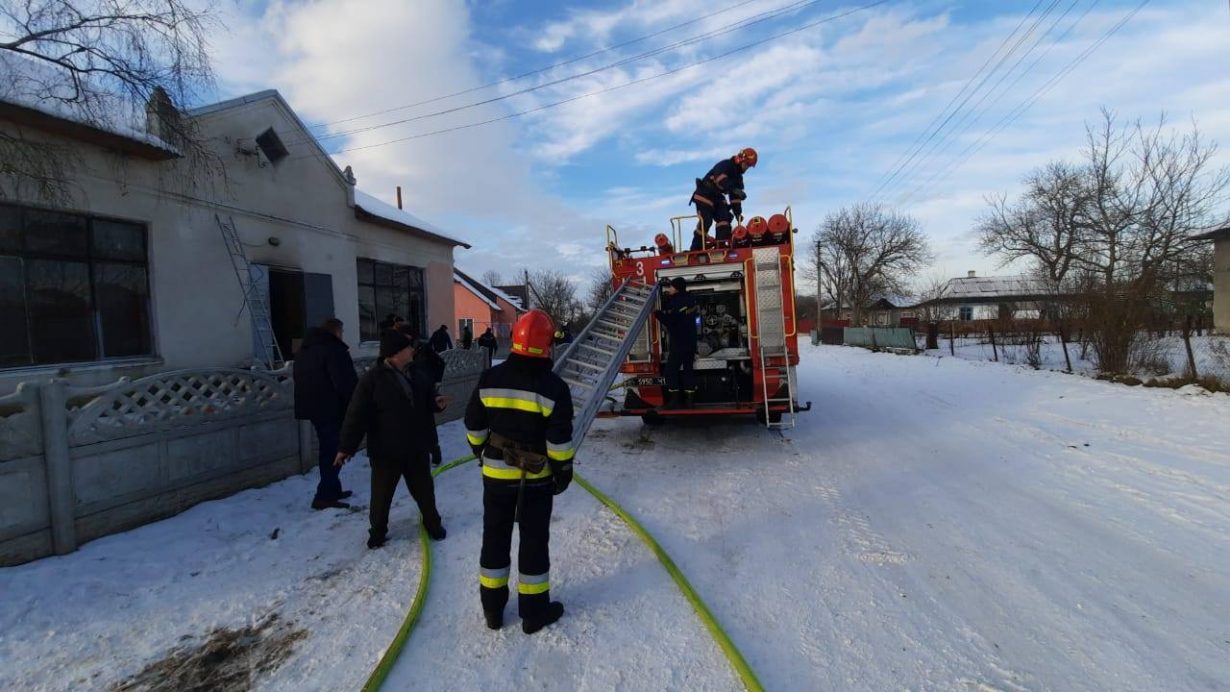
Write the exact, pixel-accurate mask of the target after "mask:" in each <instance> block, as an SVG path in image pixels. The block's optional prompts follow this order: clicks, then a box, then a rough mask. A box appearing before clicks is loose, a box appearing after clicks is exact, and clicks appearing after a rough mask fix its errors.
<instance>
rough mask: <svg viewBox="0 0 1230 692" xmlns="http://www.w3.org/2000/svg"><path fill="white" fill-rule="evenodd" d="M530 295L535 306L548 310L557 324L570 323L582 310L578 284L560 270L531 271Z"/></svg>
mask: <svg viewBox="0 0 1230 692" xmlns="http://www.w3.org/2000/svg"><path fill="white" fill-rule="evenodd" d="M530 295H531V296H533V301H534V307H536V308H540V309H542V310H544V311H546V313H547V314H548V315H550V316H551V319H552V320H554V321H555V324H556V325H559V326H563V325H565V324H570V323H571V322H572V321H573V320H574V319H576V317H577V315H578V314H579V313H580V312H581V303H580V301H578V300H577V287H576V284H574V283H572V280H571V279H569V278H568V277H567V276H565V275H564V274H562V273H560V272H557V271H553V270H551V269H540V270H538V271H536V272H531V273H530Z"/></svg>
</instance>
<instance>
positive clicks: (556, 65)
mask: <svg viewBox="0 0 1230 692" xmlns="http://www.w3.org/2000/svg"><path fill="white" fill-rule="evenodd" d="M753 2H761V0H743V1H742V2H737V3H735V4H733V5H729V6H727V7H724V8H722V9H720V10H716V11H714V12H710V13H709V14H703V15H701V16H699V17H696V18H694V19H689V20H688V21H686V22H680V23H679V24H675V25H674V26H668V27H666V28H665V29H662V30H660V31H655V32H653V33H652V34H645V35H644V36H638V37H636V38H633V39H629V40H627V41H624V42H622V43H616V44H614V45H610V46H606V47H605V48H599V49H598V50H596V51H593V52H592V53H586V54H585V55H578V56H577V57H575V58H569V59H567V60H561V61H560V62H557V63H553V64H551V65H547V66H546V67H540V68H538V69H536V70H530V71H529V72H522V73H521V74H519V75H514V76H512V77H505V78H503V79H500V80H497V81H494V82H488V83H486V84H483V85H481V86H476V87H471V88H469V89H463V90H461V91H454V92H453V93H451V94H444V95H442V96H435V97H432V98H429V99H425V100H423V101H416V102H415V103H408V104H406V105H404V106H395V107H393V108H386V109H384V110H382V111H375V112H372V113H365V114H363V115H355V116H352V117H349V118H342V119H341V120H333V121H330V122H322V123H313V124H311V125H308V128H319V127H328V126H329V125H341V124H342V123H348V122H353V121H355V120H362V119H364V118H372V117H375V116H377V115H384V114H386V113H393V112H396V111H401V110H406V109H409V108H414V107H416V106H425V105H427V104H429V103H436V102H437V101H443V100H445V99H450V98H453V97H454V96H464V95H466V94H472V93H474V92H476V91H482V90H483V89H490V88H491V87H495V86H500V85H501V84H507V83H508V82H515V81H518V80H521V79H525V78H526V77H533V76H534V75H536V74H542V73H543V72H549V71H551V70H554V69H556V68H559V67H564V66H565V65H572V64H574V63H578V62H581V61H582V60H588V59H590V58H593V57H597V56H599V55H602V54H603V53H609V52H611V51H613V50H619V49H620V48H627V47H628V46H631V45H635V44H637V43H641V42H642V41H648V40H649V39H651V38H657V37H658V36H661V35H663V34H669V33H670V32H672V31H675V30H676V29H682V28H683V27H685V26H690V25H692V24H696V23H698V22H703V21H705V20H706V19H711V18H713V17H716V16H718V15H719V14H725V13H727V12H730V11H731V10H737V9H739V8H740V7H743V6H744V5H750V4H752V3H753Z"/></svg>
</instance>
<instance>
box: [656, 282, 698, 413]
mask: <svg viewBox="0 0 1230 692" xmlns="http://www.w3.org/2000/svg"><path fill="white" fill-rule="evenodd" d="M663 291H665V293H666V300H664V301H663V302H662V309H661V310H655V311H654V313H653V314H654V317H657V318H658V321H659V322H661V323H662V326H664V327H666V331H667V333H668V334H670V355H669V356H668V357H667V359H666V372H665V373H663V375H664V376H665V377H666V403H665V404H664V405H663V406H662V408H664V409H677V408H692V406H693V405H694V404H695V398H696V376H695V373H693V371H692V365H693V361H694V360H695V359H696V315H697V312H698V308H697V307H696V299H695V298H693V297H692V296H690V295H688V283H687V282H686V281H684V280H683V277H681V276H676V277H675V278H673V279H671V281H670V283H669V284H667V285H666V286H665V288H664V289H663ZM681 394H682V396H681Z"/></svg>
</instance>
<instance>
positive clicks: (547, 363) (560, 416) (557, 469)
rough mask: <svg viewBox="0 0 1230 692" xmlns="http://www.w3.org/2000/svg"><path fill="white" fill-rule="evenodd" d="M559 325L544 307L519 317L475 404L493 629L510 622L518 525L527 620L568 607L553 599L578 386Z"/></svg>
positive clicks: (482, 561)
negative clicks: (565, 360)
mask: <svg viewBox="0 0 1230 692" xmlns="http://www.w3.org/2000/svg"><path fill="white" fill-rule="evenodd" d="M554 334H555V325H554V324H553V323H552V321H551V318H550V317H549V316H548V315H547V313H545V312H543V311H542V310H531V311H529V312H527V313H526V314H525V315H523V316H522V317H521V318H520V319H518V320H517V322H516V324H515V325H514V326H513V334H512V351H511V353H510V355H509V356H508V360H506V361H504V362H503V363H501V364H499V365H496V366H495V367H492V368H491V369H489V370H487V371H486V372H484V373H483V374H482V376H481V377H480V378H479V381H478V386H477V387H476V388H475V390H474V394H473V396H472V397H471V398H470V403H469V406H467V407H466V416H465V426H466V439H467V441H469V443H470V447H471V448H472V449H473V450H474V454H475V456H477V457H478V458H479V463H480V464H482V473H483V547H482V553H481V555H480V556H479V595H480V598H481V601H482V605H483V614H484V616H485V617H486V619H487V626H488V627H490V628H491V629H499V628H500V627H502V626H503V625H504V606H505V605H507V603H508V595H509V586H508V580H509V577H510V576H511V571H512V561H511V559H510V556H509V551H510V550H511V546H512V531H513V525H514V524H520V526H521V545H520V551H519V553H518V555H517V571H518V573H519V574H518V577H517V601H518V609H519V611H520V614H521V629H522V630H523V631H524V632H525V633H526V634H533V633H534V632H537V631H538V630H540V629H542V628H543V627H546V626H547V625H550V624H551V623H553V622H555V621H556V620H559V619H560V617H561V616H562V615H563V614H564V606H563V605H562V604H560V603H559V602H557V601H552V600H551V592H550V582H549V573H550V568H551V557H550V551H549V549H548V544H549V542H550V524H551V509H552V505H553V503H554V496H555V495H558V494H560V493H562V492H564V490H565V489H566V488H567V487H568V484H569V483H571V482H572V461H573V455H574V449H573V446H572V392H570V391H569V390H568V385H567V384H565V383H564V381H563V380H562V379H560V377H559V376H558V375H556V374H555V373H554V372H552V370H551V342H552V337H553V336H554Z"/></svg>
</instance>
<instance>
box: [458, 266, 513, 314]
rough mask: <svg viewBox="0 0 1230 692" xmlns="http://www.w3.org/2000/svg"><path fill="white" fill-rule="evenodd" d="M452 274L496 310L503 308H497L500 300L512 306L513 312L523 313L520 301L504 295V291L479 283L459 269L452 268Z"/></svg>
mask: <svg viewBox="0 0 1230 692" xmlns="http://www.w3.org/2000/svg"><path fill="white" fill-rule="evenodd" d="M453 273H454V274H456V275H458V276H460V277H461V278H462V279H464V280H465V281H466V282H468V283H469V284H470V286H467V287H468V288H470V287H472V288H471V290H476V291H478V292H479V293H480V294H481V295H482V297H483V299H484V300H486V301H488V302H490V303H494V304H495V306H496V309H497V310H502V309H503V308H500V307H499V301H501V300H502V301H504V302H506V303H508V304H510V305H512V306H513V308H514V309H515V310H517V311H518V312H524V311H525V308H523V307H521V301H520V299H518V298H515V297H513V296H510V295H508V294H507V293H505V292H504V291H502V290H501V289H499V288H497V287H495V286H491V285H489V284H485V283H483V282H481V281H479V280H478V279H475V278H474V277H472V276H470V275H469V274H466V273H465V272H463V271H461V270H460V269H456V268H454V269H453Z"/></svg>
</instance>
